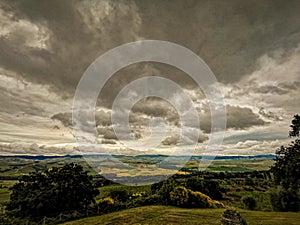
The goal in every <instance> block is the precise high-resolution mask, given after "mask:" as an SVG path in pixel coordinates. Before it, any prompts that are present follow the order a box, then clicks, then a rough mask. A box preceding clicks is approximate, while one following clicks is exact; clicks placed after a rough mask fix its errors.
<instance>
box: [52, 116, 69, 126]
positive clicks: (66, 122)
mask: <svg viewBox="0 0 300 225" xmlns="http://www.w3.org/2000/svg"><path fill="white" fill-rule="evenodd" d="M51 119H53V120H59V121H60V122H61V123H62V124H63V125H64V126H65V127H70V126H72V114H71V113H57V114H55V115H53V116H52V117H51Z"/></svg>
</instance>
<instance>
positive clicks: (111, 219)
mask: <svg viewBox="0 0 300 225" xmlns="http://www.w3.org/2000/svg"><path fill="white" fill-rule="evenodd" d="M223 211H224V209H183V208H176V207H170V206H147V207H139V208H133V209H128V210H123V211H119V212H114V213H110V214H106V215H102V216H96V217H89V218H85V219H80V220H75V221H71V222H67V223H64V225H100V224H101V225H108V224H121V225H122V224H141V225H146V224H147V225H152V224H153V225H154V224H155V225H156V224H161V225H164V224H170V225H171V224H185V225H193V224H201V225H214V224H218V225H219V224H220V219H221V215H222V213H223ZM240 213H241V215H242V217H243V218H244V219H245V220H246V221H247V223H248V224H249V225H270V224H272V225H282V224H289V225H297V224H300V213H290V212H286V213H283V212H259V211H247V210H240Z"/></svg>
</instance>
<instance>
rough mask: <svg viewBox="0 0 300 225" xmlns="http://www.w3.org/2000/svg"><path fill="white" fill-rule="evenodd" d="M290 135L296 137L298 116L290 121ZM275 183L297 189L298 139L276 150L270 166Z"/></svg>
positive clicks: (299, 126) (299, 125)
mask: <svg viewBox="0 0 300 225" xmlns="http://www.w3.org/2000/svg"><path fill="white" fill-rule="evenodd" d="M291 128H292V130H291V131H290V132H289V135H290V137H298V136H299V129H300V116H298V115H295V116H294V119H293V120H292V122H291ZM271 171H272V172H273V174H274V179H275V183H276V184H277V185H282V186H283V187H284V188H285V189H288V188H292V189H295V190H296V189H299V185H300V139H296V140H294V141H292V142H291V144H290V145H289V146H281V147H280V148H279V149H278V150H277V151H276V159H275V164H274V165H273V166H272V167H271Z"/></svg>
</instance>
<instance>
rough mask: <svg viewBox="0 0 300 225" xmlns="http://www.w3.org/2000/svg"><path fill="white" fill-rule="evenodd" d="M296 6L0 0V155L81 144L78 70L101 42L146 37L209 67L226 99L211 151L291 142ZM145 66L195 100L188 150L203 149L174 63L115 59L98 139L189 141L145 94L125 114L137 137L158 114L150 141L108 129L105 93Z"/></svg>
mask: <svg viewBox="0 0 300 225" xmlns="http://www.w3.org/2000/svg"><path fill="white" fill-rule="evenodd" d="M299 10H300V2H299V1H293V0H291V1H288V2H285V1H277V0H272V1H269V0H263V1H261V0H251V1H237V0H235V1H232V0H228V1H215V0H200V1H198V0H186V1H179V0H172V1H170V0H166V1H158V0H153V1H141V0H127V1H125V0H119V1H115V0H102V1H97V0H81V1H79V0H68V1H67V0H51V1H46V0H26V1H23V0H16V1H10V0H1V1H0V81H1V82H0V90H1V94H0V154H2V155H9V154H34V155H40V154H45V155H57V154H78V153H80V151H79V150H78V146H77V143H76V139H75V137H74V130H73V126H72V104H73V98H74V93H75V90H76V87H77V85H78V82H79V80H80V78H81V77H82V75H83V73H84V71H85V70H86V69H87V68H88V66H89V65H90V64H91V63H92V62H93V61H94V60H95V59H96V58H97V57H99V56H101V55H102V54H104V53H105V52H107V51H108V50H110V49H112V48H114V47H117V46H119V45H121V44H125V43H128V42H133V41H138V40H148V39H149V40H163V41H169V42H174V43H177V44H179V45H182V46H184V47H186V48H188V49H190V50H191V51H193V52H194V53H196V54H197V55H198V56H199V57H201V58H202V59H203V60H204V61H205V62H206V64H207V65H208V66H209V67H210V69H211V70H212V71H213V73H214V75H215V76H216V79H217V80H218V82H219V85H220V87H221V90H222V92H223V95H224V98H225V103H226V110H227V124H226V125H227V128H226V131H225V137H224V141H223V144H222V145H221V146H220V149H219V153H218V154H220V155H261V154H269V153H275V151H276V149H277V148H278V147H280V146H281V145H286V144H288V143H289V142H290V141H291V139H290V138H289V137H288V131H289V125H290V121H291V119H292V117H293V115H295V114H297V113H300V109H299V106H300V98H299V94H300V79H299V78H300V63H299V62H300V13H299ZM146 76H161V77H164V78H167V79H170V80H172V81H174V82H175V83H176V84H178V85H180V86H181V87H182V90H183V91H184V92H185V93H187V94H188V95H189V96H190V97H191V98H192V99H193V103H194V105H195V106H196V108H197V110H198V113H199V120H200V127H191V129H190V130H189V132H190V134H191V135H193V133H194V132H195V129H197V131H198V132H199V138H198V141H197V146H196V150H195V154H196V155H200V154H203V149H205V148H206V147H207V144H208V142H209V138H210V132H211V131H210V129H211V116H210V109H209V107H208V102H207V99H206V97H205V95H204V94H203V91H202V90H201V89H200V88H199V87H198V86H197V85H196V84H195V82H194V81H193V80H192V79H191V78H189V77H188V75H186V74H185V73H184V72H182V71H180V70H179V69H176V68H173V67H171V66H168V65H165V64H160V63H154V62H152V63H151V62H147V63H146V62H143V63H139V64H134V65H131V66H128V67H126V68H123V69H121V70H120V71H118V72H117V73H116V74H114V76H113V77H112V78H111V79H110V80H109V81H108V82H107V83H106V84H105V86H104V88H103V89H102V91H101V93H100V95H99V97H98V102H97V105H96V108H95V110H96V116H95V118H96V125H97V132H98V140H97V141H98V143H101V144H102V145H103V146H104V147H105V148H106V149H107V150H108V151H109V152H110V153H113V154H133V153H134V154H172V151H174V149H175V148H179V149H180V151H181V153H182V154H185V150H186V149H188V148H190V147H191V146H188V145H181V144H180V118H179V116H178V113H177V112H176V110H175V108H174V107H173V106H172V105H171V104H170V103H168V102H167V101H165V100H163V99H159V98H152V97H149V98H146V99H144V100H141V101H139V102H138V103H137V104H135V105H134V107H133V108H132V110H131V113H130V118H129V121H130V126H131V130H132V135H133V136H134V137H135V138H136V139H137V142H138V141H143V140H147V138H149V135H150V134H151V132H150V130H149V123H151V121H153V119H157V118H160V119H162V121H164V124H165V126H166V127H167V129H166V130H167V132H166V133H164V134H163V133H162V134H161V136H162V140H161V143H160V144H159V146H157V147H156V148H150V149H148V150H146V151H142V152H136V151H134V150H132V149H128V148H126V146H124V144H123V143H122V141H121V140H119V139H118V138H117V137H116V135H115V133H114V130H113V127H112V123H111V112H112V104H113V102H114V99H115V98H116V96H117V94H118V93H119V92H120V91H121V90H122V88H124V87H125V86H126V85H128V84H129V83H130V82H132V81H134V80H136V79H138V78H142V77H146ZM178 99H179V100H180V96H179V97H178ZM124 104H126V99H124ZM156 126H157V127H158V128H159V127H160V123H158V124H156ZM159 130H160V129H157V131H156V132H159ZM182 138H183V139H185V140H189V139H190V137H189V134H188V135H187V136H186V137H182Z"/></svg>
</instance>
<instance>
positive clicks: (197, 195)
mask: <svg viewBox="0 0 300 225" xmlns="http://www.w3.org/2000/svg"><path fill="white" fill-rule="evenodd" d="M170 200H171V204H173V205H176V206H181V207H192V208H221V207H224V205H223V204H222V203H220V202H218V201H215V200H212V199H211V198H210V197H209V196H207V195H205V194H203V193H201V192H198V191H192V190H190V189H187V188H185V187H181V186H179V187H176V188H175V189H174V190H173V191H171V192H170Z"/></svg>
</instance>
